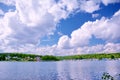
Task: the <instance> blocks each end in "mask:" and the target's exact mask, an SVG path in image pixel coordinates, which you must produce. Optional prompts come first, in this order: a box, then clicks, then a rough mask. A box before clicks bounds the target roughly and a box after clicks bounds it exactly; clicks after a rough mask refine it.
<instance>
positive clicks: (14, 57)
mask: <svg viewBox="0 0 120 80" xmlns="http://www.w3.org/2000/svg"><path fill="white" fill-rule="evenodd" d="M104 58H107V59H117V58H120V53H111V54H84V55H72V56H52V55H45V56H42V55H35V54H23V53H0V61H59V60H81V59H99V60H101V59H104Z"/></svg>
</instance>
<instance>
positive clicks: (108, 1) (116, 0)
mask: <svg viewBox="0 0 120 80" xmlns="http://www.w3.org/2000/svg"><path fill="white" fill-rule="evenodd" d="M101 1H102V3H103V4H104V5H106V6H107V5H108V4H111V3H119V2H120V0H101Z"/></svg>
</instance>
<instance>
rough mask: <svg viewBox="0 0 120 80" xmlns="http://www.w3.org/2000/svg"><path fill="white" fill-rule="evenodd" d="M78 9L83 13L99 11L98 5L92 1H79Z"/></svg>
mask: <svg viewBox="0 0 120 80" xmlns="http://www.w3.org/2000/svg"><path fill="white" fill-rule="evenodd" d="M80 8H81V10H83V11H85V12H88V13H93V12H94V11H96V10H99V9H100V3H99V2H98V1H94V0H83V1H81V5H80Z"/></svg>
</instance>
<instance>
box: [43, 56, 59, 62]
mask: <svg viewBox="0 0 120 80" xmlns="http://www.w3.org/2000/svg"><path fill="white" fill-rule="evenodd" d="M41 60H43V61H58V60H59V59H58V58H57V57H55V56H50V55H46V56H42V57H41Z"/></svg>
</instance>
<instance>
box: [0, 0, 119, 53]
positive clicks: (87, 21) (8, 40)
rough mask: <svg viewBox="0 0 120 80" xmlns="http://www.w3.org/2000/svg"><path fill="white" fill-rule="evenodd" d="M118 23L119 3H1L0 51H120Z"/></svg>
mask: <svg viewBox="0 0 120 80" xmlns="http://www.w3.org/2000/svg"><path fill="white" fill-rule="evenodd" d="M119 20H120V1H119V0H110V1H109V0H98V1H95V0H82V1H81V0H71V1H69V0H58V1H57V2H56V1H55V0H45V1H43V0H36V1H33V0H28V1H27V2H26V1H25V0H20V1H16V0H1V1H0V52H23V53H36V54H42V55H45V54H50V55H74V54H86V53H108V52H120V35H119V33H120V32H119V29H120V27H119V25H120V22H119ZM65 53H66V54H65Z"/></svg>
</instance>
